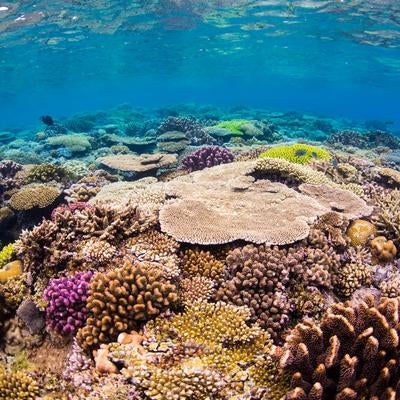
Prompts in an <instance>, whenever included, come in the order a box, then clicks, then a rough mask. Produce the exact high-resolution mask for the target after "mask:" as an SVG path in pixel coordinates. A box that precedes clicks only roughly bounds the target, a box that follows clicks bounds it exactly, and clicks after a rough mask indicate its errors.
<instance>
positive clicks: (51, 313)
mask: <svg viewBox="0 0 400 400" xmlns="http://www.w3.org/2000/svg"><path fill="white" fill-rule="evenodd" d="M92 277H93V274H92V273H91V272H77V273H75V274H73V275H70V276H67V277H63V278H57V279H51V280H50V285H49V286H48V287H47V288H46V290H45V291H44V298H45V300H47V301H48V302H49V305H48V306H47V308H46V319H47V325H48V326H49V327H50V328H51V329H54V330H55V331H57V332H58V333H60V334H62V335H70V334H72V335H73V334H75V333H76V332H77V331H78V329H79V328H81V327H82V326H83V325H84V324H85V322H86V318H87V316H88V310H87V308H86V300H87V296H88V288H89V283H90V280H91V279H92Z"/></svg>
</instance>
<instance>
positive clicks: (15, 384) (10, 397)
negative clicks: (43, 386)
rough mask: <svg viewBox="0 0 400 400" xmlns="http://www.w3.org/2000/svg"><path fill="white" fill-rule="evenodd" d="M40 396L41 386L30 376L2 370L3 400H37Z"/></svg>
mask: <svg viewBox="0 0 400 400" xmlns="http://www.w3.org/2000/svg"><path fill="white" fill-rule="evenodd" d="M38 395H39V386H38V384H37V383H36V381H35V380H34V379H33V378H31V377H30V376H29V375H26V374H25V373H23V372H21V371H18V372H5V371H1V370H0V399H1V400H35V399H36V398H37V396H38Z"/></svg>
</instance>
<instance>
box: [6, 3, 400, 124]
mask: <svg viewBox="0 0 400 400" xmlns="http://www.w3.org/2000/svg"><path fill="white" fill-rule="evenodd" d="M0 35H1V36H0V37H1V41H0V109H1V118H0V127H3V128H5V127H10V126H24V125H27V124H33V123H37V121H38V117H39V116H40V115H42V114H51V115H54V116H55V117H62V116H68V115H71V114H72V113H75V112H82V111H90V110H95V109H98V108H107V107H112V106H115V105H117V104H120V103H124V102H127V103H130V104H132V105H134V106H143V107H157V106H163V105H165V104H171V103H182V102H196V103H198V104H213V105H228V106H231V105H246V106H257V107H267V108H270V109H276V110H279V111H288V110H295V111H301V112H304V111H305V112H313V113H316V114H322V115H328V116H333V117H341V116H344V117H347V118H352V119H363V120H366V119H368V120H370V119H382V120H390V121H394V122H395V123H396V124H397V127H398V126H399V125H400V122H399V121H400V115H399V106H398V105H399V104H400V2H399V1H397V0H393V1H390V0H380V1H377V0H374V1H361V0H356V1H348V0H343V1H312V0H306V1H281V0H267V1H245V0H242V1H240V0H239V1H228V0H219V1H217V0H216V1H212V0H208V1H188V0H169V1H168V0H165V1H163V0H159V1H156V0H151V1H116V0H114V1H102V0H99V1H92V0H90V1H79V0H70V1H51V2H49V1H45V0H43V1H34V2H33V1H10V2H0ZM395 126H396V125H395Z"/></svg>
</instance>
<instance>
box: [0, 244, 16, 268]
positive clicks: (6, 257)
mask: <svg viewBox="0 0 400 400" xmlns="http://www.w3.org/2000/svg"><path fill="white" fill-rule="evenodd" d="M14 256H15V249H14V243H10V244H8V245H7V246H4V247H3V248H2V250H1V251H0V268H1V267H3V266H4V265H6V264H7V263H9V262H10V261H11V260H12V259H13V257H14Z"/></svg>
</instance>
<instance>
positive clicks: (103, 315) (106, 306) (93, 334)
mask: <svg viewBox="0 0 400 400" xmlns="http://www.w3.org/2000/svg"><path fill="white" fill-rule="evenodd" d="M177 300H178V296H177V289H176V287H175V285H173V284H171V283H170V282H169V281H167V280H165V279H163V278H162V276H161V275H160V273H158V272H157V271H155V270H154V269H152V270H148V269H146V266H145V265H144V264H140V263H139V264H137V265H132V264H131V263H129V262H125V264H124V265H123V266H122V267H120V268H117V269H115V270H112V271H110V272H107V273H98V274H97V275H96V276H95V277H94V278H93V280H92V282H91V283H90V289H89V297H88V299H87V308H88V310H89V317H88V319H87V321H86V325H85V326H84V327H83V328H81V329H80V330H79V331H78V334H77V339H78V342H79V344H80V345H81V346H82V348H83V349H84V350H88V349H93V348H96V347H98V346H99V345H100V344H101V343H107V342H109V341H112V340H115V339H116V337H117V336H118V334H119V333H121V332H126V331H130V330H132V329H134V328H135V327H136V325H137V323H138V322H140V321H147V320H149V319H151V318H154V317H156V316H157V315H158V314H159V313H160V312H161V311H163V310H164V309H165V308H167V307H168V306H171V305H173V304H174V303H175V302H176V301H177Z"/></svg>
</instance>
